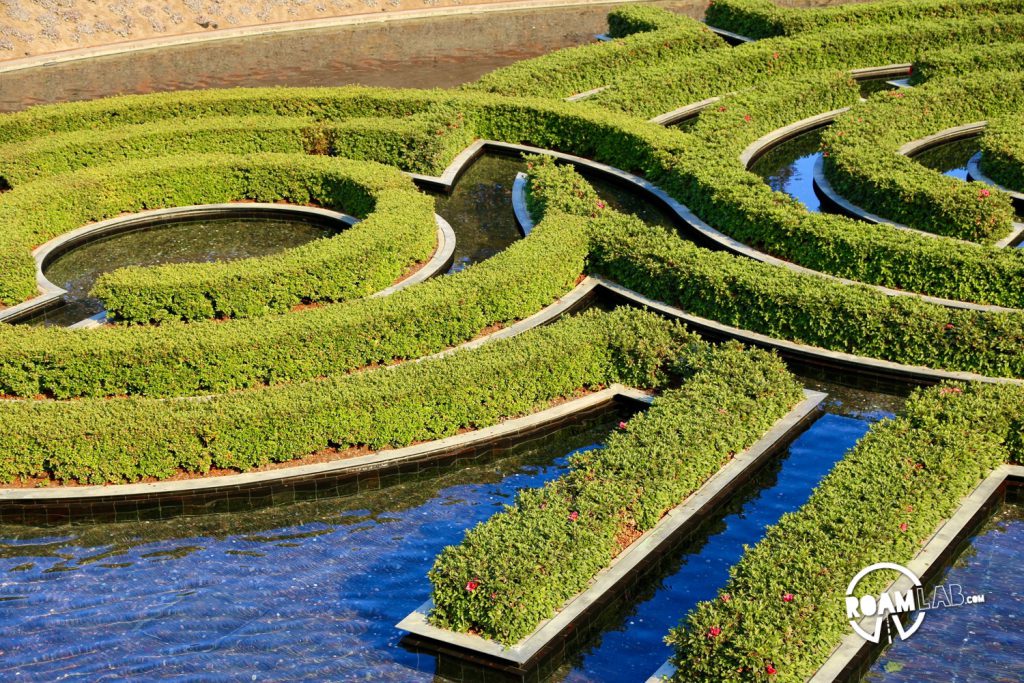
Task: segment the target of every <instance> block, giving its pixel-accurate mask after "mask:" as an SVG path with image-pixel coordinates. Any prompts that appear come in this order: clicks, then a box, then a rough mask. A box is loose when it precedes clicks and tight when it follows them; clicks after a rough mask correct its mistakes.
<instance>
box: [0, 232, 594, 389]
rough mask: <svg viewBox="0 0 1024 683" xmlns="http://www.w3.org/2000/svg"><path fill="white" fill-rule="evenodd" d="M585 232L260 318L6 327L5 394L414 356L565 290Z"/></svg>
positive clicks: (216, 378)
mask: <svg viewBox="0 0 1024 683" xmlns="http://www.w3.org/2000/svg"><path fill="white" fill-rule="evenodd" d="M588 234H589V233H588V226H587V225H586V221H583V220H580V219H568V218H566V219H562V220H551V221H545V222H544V223H543V224H541V225H538V226H537V227H536V228H535V229H534V230H533V231H532V232H531V233H530V236H529V237H528V238H526V239H523V240H520V241H518V242H516V243H515V244H513V245H512V246H510V247H509V248H507V249H506V250H505V251H503V252H502V253H500V254H497V255H495V256H493V257H491V258H490V259H488V260H486V261H484V262H482V263H478V264H476V265H474V266H471V267H469V268H466V269H465V270H463V271H461V272H459V273H455V274H453V275H449V276H446V277H444V278H437V279H433V280H428V281H426V282H423V283H420V284H417V285H414V286H412V287H409V288H407V289H404V290H401V291H399V292H395V293H394V294H392V295H391V296H388V297H380V298H368V299H359V300H357V301H351V302H347V303H344V304H335V305H328V306H324V307H321V308H312V309H307V310H304V311H298V312H294V313H289V314H285V315H273V316H269V317H266V318H261V319H250V320H232V321H227V322H220V321H204V322H197V323H188V324H183V323H169V324H165V325H161V326H159V327H154V326H144V327H105V328H100V329H96V330H87V331H84V332H78V331H74V330H66V329H61V328H24V327H13V326H6V325H0V349H2V353H0V393H2V394H8V395H16V396H28V397H31V396H37V395H40V394H42V395H46V396H52V397H54V398H60V399H64V398H72V397H76V396H121V395H126V394H144V395H147V396H187V395H191V394H197V393H221V392H226V391H231V390H235V389H242V388H246V387H253V386H259V385H262V384H279V383H282V382H294V381H298V380H308V379H313V378H316V377H323V376H330V375H337V374H341V373H346V372H350V371H352V370H356V369H359V368H363V367H366V366H370V365H375V364H387V363H392V362H395V361H398V360H405V359H413V358H419V357H421V356H424V355H429V354H431V353H437V352H439V351H442V350H444V349H446V348H448V347H451V346H453V345H456V344H460V343H462V342H465V341H468V340H470V339H472V338H474V337H476V336H477V335H478V334H480V332H481V331H483V330H485V329H487V328H489V327H493V326H495V325H503V324H507V323H510V322H513V321H516V320H520V319H522V318H525V317H527V316H529V315H532V314H533V313H536V312H537V311H538V310H540V309H541V308H543V307H544V306H547V305H548V304H550V303H551V302H552V301H554V300H555V299H556V298H558V297H559V296H562V295H563V294H565V293H566V292H568V291H569V290H570V289H571V288H572V287H573V285H574V284H575V283H576V281H577V280H578V279H579V276H580V274H581V273H582V272H583V269H584V264H585V259H586V256H587V252H588V248H589V241H588Z"/></svg>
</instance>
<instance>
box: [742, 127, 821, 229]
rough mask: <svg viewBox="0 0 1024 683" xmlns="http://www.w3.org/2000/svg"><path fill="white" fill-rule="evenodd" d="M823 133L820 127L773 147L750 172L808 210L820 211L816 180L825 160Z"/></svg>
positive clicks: (757, 160)
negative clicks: (820, 162) (818, 167)
mask: <svg viewBox="0 0 1024 683" xmlns="http://www.w3.org/2000/svg"><path fill="white" fill-rule="evenodd" d="M823 130H824V128H817V129H815V130H811V131H808V132H806V133H802V134H800V135H797V136H796V137H794V138H792V139H790V140H786V141H785V142H783V143H780V144H778V145H776V146H775V147H772V148H771V149H769V150H768V151H767V152H765V153H764V154H762V155H761V156H760V157H758V158H757V159H756V160H755V161H754V163H752V164H751V165H750V171H751V172H752V173H756V174H757V175H759V176H761V177H762V178H764V180H765V182H766V183H768V186H769V187H771V188H772V189H773V190H775V191H776V192H785V193H786V194H788V195H789V196H790V197H792V198H793V199H796V200H798V201H800V202H802V203H803V204H804V206H806V207H807V210H808V211H820V210H821V202H820V201H819V200H818V196H817V194H816V193H815V192H814V182H813V180H814V164H815V163H817V161H818V159H819V158H821V133H822V131H823Z"/></svg>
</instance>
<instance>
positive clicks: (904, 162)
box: [822, 71, 1024, 243]
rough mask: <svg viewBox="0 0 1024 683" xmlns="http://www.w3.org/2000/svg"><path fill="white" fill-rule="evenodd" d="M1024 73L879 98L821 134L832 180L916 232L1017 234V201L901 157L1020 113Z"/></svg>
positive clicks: (987, 75) (985, 238)
mask: <svg viewBox="0 0 1024 683" xmlns="http://www.w3.org/2000/svg"><path fill="white" fill-rule="evenodd" d="M1022 104H1024V75H1022V74H1020V73H1010V72H1005V71H988V72H984V73H980V74H972V75H970V76H968V77H960V78H952V79H942V80H941V81H931V82H929V83H926V84H924V85H921V86H918V87H916V88H912V89H910V90H902V89H901V90H890V91H887V92H882V93H878V94H876V95H874V96H873V97H871V99H870V100H869V101H868V103H867V104H865V105H863V106H860V107H857V108H856V110H855V111H851V112H849V113H847V114H845V115H843V116H841V117H840V118H839V119H837V120H836V122H835V123H834V124H833V125H832V126H831V127H829V129H828V130H827V131H825V132H824V133H823V135H822V147H823V149H824V150H825V155H826V158H825V175H826V176H827V177H828V179H829V182H830V183H831V184H832V186H833V187H834V188H835V190H836V191H837V192H838V193H839V194H841V195H842V196H844V197H845V198H846V199H848V200H850V201H851V202H853V203H854V204H857V205H858V206H861V207H863V208H864V209H867V210H868V211H871V212H873V213H876V214H879V215H881V216H885V217H886V218H890V219H892V220H895V221H897V222H899V223H903V224H905V225H908V226H910V227H912V228H917V229H920V230H925V231H928V232H933V233H936V234H941V235H948V236H951V237H958V238H961V239H968V240H976V241H982V242H987V243H991V242H994V241H996V240H998V239H1001V238H1002V237H1005V236H1006V235H1007V234H1008V233H1009V232H1010V230H1011V229H1012V224H1013V218H1014V212H1013V206H1012V204H1011V201H1010V198H1009V197H1008V196H1007V195H1006V194H1005V193H1002V192H996V191H994V190H993V189H992V188H991V187H990V186H988V185H986V184H984V183H977V182H975V183H967V182H963V181H961V180H959V179H956V178H950V177H949V176H946V175H943V174H942V173H940V172H938V171H935V170H932V169H929V168H926V167H924V166H922V165H921V164H919V163H917V162H915V161H914V160H913V159H910V158H908V157H906V156H904V155H902V154H899V153H898V152H897V150H898V148H899V147H900V146H901V145H902V144H904V143H907V142H910V141H912V140H915V139H919V138H923V137H925V136H928V135H931V134H933V133H937V132H939V131H940V130H943V129H946V128H950V127H952V126H956V125H960V124H964V123H972V122H974V121H979V120H983V119H986V118H988V117H991V116H997V115H999V114H1000V113H1004V114H1005V113H1011V112H1014V111H1017V110H1019V108H1020V107H1021V105H1022Z"/></svg>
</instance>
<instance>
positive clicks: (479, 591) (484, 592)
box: [430, 345, 801, 645]
mask: <svg viewBox="0 0 1024 683" xmlns="http://www.w3.org/2000/svg"><path fill="white" fill-rule="evenodd" d="M680 366H681V367H684V368H685V370H686V371H687V372H688V374H689V377H688V378H687V379H686V381H685V382H684V383H683V385H682V387H681V388H679V389H674V390H669V391H666V392H664V393H662V394H661V395H660V396H658V398H656V399H655V401H654V404H653V406H652V407H651V408H650V410H649V411H648V412H647V413H645V414H641V415H638V416H637V417H634V418H633V419H632V420H630V421H629V423H628V425H627V426H626V428H625V429H624V430H622V431H620V432H618V433H613V434H611V435H610V436H609V437H608V440H607V446H606V447H605V448H601V449H597V450H591V451H587V452H584V453H580V454H577V455H574V456H573V457H572V459H571V460H570V466H569V473H568V474H566V475H564V476H563V477H562V478H560V479H558V480H556V481H554V482H552V483H550V484H548V485H546V486H545V487H544V488H542V489H535V490H527V491H522V492H520V493H519V495H518V497H517V498H516V501H515V504H514V505H511V506H509V507H507V508H506V510H505V511H504V512H502V513H499V514H498V515H496V516H494V517H492V518H491V519H490V520H488V521H487V522H483V523H481V524H479V525H477V527H476V528H474V529H472V530H470V531H469V532H468V533H467V534H466V537H465V539H464V540H463V541H462V543H461V544H460V545H457V546H449V547H448V548H446V549H445V550H444V551H443V552H442V553H441V555H440V556H438V558H437V561H436V562H435V564H434V567H433V569H431V571H430V581H431V584H432V586H433V599H434V610H433V611H432V613H431V620H432V621H433V623H435V624H437V625H439V626H442V627H444V628H449V629H452V630H455V631H463V632H464V631H470V630H472V632H473V633H476V634H478V635H481V636H483V637H485V638H491V639H495V640H498V641H500V642H502V643H504V644H507V645H508V644H513V643H515V642H517V641H519V640H520V639H522V638H523V637H524V636H526V635H527V634H529V633H530V632H531V631H532V630H533V629H534V628H536V626H537V625H538V624H539V623H540V622H541V621H543V620H544V619H547V618H548V617H550V616H552V614H553V613H554V612H555V610H556V609H557V608H559V607H560V606H561V605H562V604H563V603H565V602H566V601H567V600H568V599H569V598H571V597H573V596H574V595H575V594H577V593H579V592H580V591H581V590H583V589H585V588H586V587H587V585H588V584H589V583H590V581H591V580H592V579H593V578H594V576H595V575H596V574H597V572H598V571H600V570H601V569H603V568H604V567H606V566H607V565H608V563H609V562H610V561H611V560H612V559H613V558H614V557H615V556H616V555H618V554H619V553H620V552H621V551H622V550H623V549H624V548H625V547H626V546H627V545H628V544H629V543H630V542H631V541H632V540H633V539H634V538H635V537H636V536H638V535H639V534H641V533H643V532H645V531H647V530H648V529H650V528H652V527H653V526H654V525H655V524H656V523H657V522H658V521H659V520H660V519H661V518H662V517H663V516H664V514H665V513H666V512H667V511H668V510H669V509H671V508H673V507H675V506H676V505H678V504H679V503H681V502H682V501H683V500H684V499H685V498H686V497H687V496H689V495H690V494H692V493H693V492H694V491H696V490H697V489H698V488H699V487H700V486H701V485H702V484H703V483H704V482H706V481H707V480H708V479H709V478H710V477H711V476H712V475H713V474H714V473H715V472H717V471H718V470H719V469H720V468H721V467H722V466H723V465H725V464H726V463H727V462H728V461H729V460H730V459H731V458H732V457H734V456H735V455H736V454H737V453H740V452H741V451H743V450H744V449H746V448H749V447H750V446H751V445H753V444H754V442H756V441H757V440H758V438H759V437H760V436H761V435H762V434H764V433H765V432H766V431H767V430H768V429H769V428H770V427H771V425H772V424H773V423H774V422H775V421H776V420H778V419H779V418H781V417H782V416H783V415H785V414H786V412H787V411H789V410H790V409H791V408H792V407H793V406H794V405H795V404H796V403H797V402H799V400H800V398H801V391H800V386H799V384H798V382H797V381H796V380H795V378H794V377H793V376H792V375H790V374H789V373H788V372H787V371H786V369H785V366H784V365H783V364H782V363H781V362H780V361H779V360H778V359H777V358H775V357H774V356H771V355H769V354H767V353H764V352H761V351H752V352H748V351H744V350H743V349H742V348H741V347H739V346H737V345H730V346H726V347H724V348H720V349H716V350H714V351H710V352H708V351H707V350H704V349H702V350H699V351H698V350H695V349H691V350H690V353H689V355H688V356H687V357H686V358H685V360H684V361H683V362H682V363H680Z"/></svg>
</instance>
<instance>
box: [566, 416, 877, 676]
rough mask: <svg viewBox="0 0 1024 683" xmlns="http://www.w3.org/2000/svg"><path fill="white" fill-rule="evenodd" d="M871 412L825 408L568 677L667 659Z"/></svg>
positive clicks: (651, 666) (635, 668) (639, 669)
mask: <svg viewBox="0 0 1024 683" xmlns="http://www.w3.org/2000/svg"><path fill="white" fill-rule="evenodd" d="M870 425H871V421H870V420H867V419H856V418H852V417H844V416H840V415H825V416H823V417H822V418H821V419H819V420H818V421H817V422H815V423H814V424H813V425H812V426H811V428H810V429H808V430H807V431H806V432H804V433H803V434H802V435H801V436H800V437H799V438H798V439H797V440H796V441H794V442H793V444H792V445H791V446H790V448H789V450H788V452H787V453H786V454H785V455H784V456H783V459H782V461H781V463H780V464H779V465H778V466H776V467H774V468H772V467H769V471H768V472H766V473H765V476H764V478H763V479H762V480H761V481H760V483H761V484H762V487H763V488H760V489H759V490H757V489H755V490H753V491H751V492H748V493H747V495H746V496H745V497H744V498H743V499H742V500H737V501H734V505H735V508H736V509H734V511H732V512H731V514H728V516H726V517H725V518H724V519H722V520H721V522H719V523H717V524H715V526H714V528H713V529H712V531H711V534H710V535H709V536H707V537H706V538H705V539H702V541H701V542H700V543H698V544H697V547H693V545H691V546H690V547H688V548H681V549H680V557H679V559H678V560H677V562H680V563H681V566H680V567H679V568H678V570H677V571H675V572H674V573H671V574H670V575H669V576H666V577H665V578H664V579H662V580H661V582H660V583H659V584H658V585H657V586H656V587H655V589H654V590H655V592H654V594H653V595H652V596H651V597H650V598H649V599H647V600H646V601H645V602H643V603H641V604H639V605H637V606H636V607H635V608H634V609H633V610H632V611H631V612H630V613H629V615H628V616H627V617H626V619H625V620H624V621H623V622H622V623H621V624H620V625H619V627H618V628H617V629H615V630H612V631H609V632H607V633H605V634H604V635H603V636H602V638H601V640H600V642H599V643H598V644H596V645H595V646H594V647H593V648H592V649H591V650H590V651H589V652H587V653H586V654H585V655H584V657H583V659H582V661H581V662H579V663H578V664H577V666H576V667H575V668H574V669H573V670H572V671H571V672H570V673H569V674H568V675H567V676H566V680H567V681H642V680H645V679H646V678H647V677H648V676H650V675H651V674H652V673H654V671H655V670H656V669H657V668H658V667H659V666H661V664H662V662H664V661H665V660H666V659H667V658H668V657H669V655H670V654H671V649H670V648H669V647H668V646H667V645H665V644H664V642H663V639H664V637H665V636H666V635H667V634H668V631H669V629H670V628H672V627H674V626H676V625H677V624H678V623H679V621H680V620H681V619H682V618H683V616H684V615H686V613H687V612H689V611H690V610H691V609H692V608H693V607H694V606H696V604H697V603H698V602H699V601H701V600H710V599H714V597H715V596H716V595H717V593H718V590H719V589H720V588H721V587H722V586H724V585H725V583H726V580H727V579H728V577H729V568H730V567H731V566H732V565H734V564H736V562H738V561H739V559H740V558H741V557H742V556H743V546H744V544H750V545H753V544H754V543H756V542H757V541H758V540H760V538H761V537H762V536H763V535H764V531H765V529H766V528H767V527H768V526H770V525H772V524H774V523H776V522H777V521H778V520H779V518H780V517H781V516H782V515H783V514H784V513H786V512H790V511H792V510H795V509H797V508H798V507H800V506H801V505H803V503H804V502H805V501H806V500H807V498H808V497H809V496H810V494H811V491H812V489H813V488H814V487H815V486H817V484H818V482H820V481H821V479H822V478H823V477H824V476H825V475H826V474H827V473H828V472H829V470H831V469H832V466H833V465H834V464H835V463H836V462H837V461H838V460H839V459H841V458H842V457H843V454H844V453H845V452H846V451H848V450H849V449H850V448H852V447H853V445H854V444H855V443H856V442H857V440H858V439H860V438H861V437H862V436H863V435H864V434H865V432H867V430H868V428H869V427H870Z"/></svg>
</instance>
